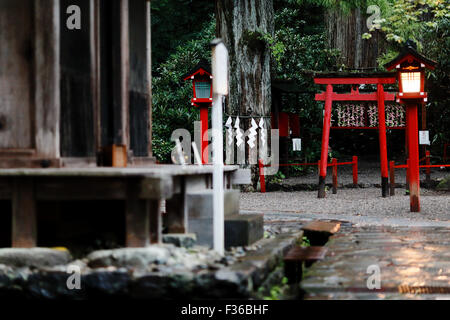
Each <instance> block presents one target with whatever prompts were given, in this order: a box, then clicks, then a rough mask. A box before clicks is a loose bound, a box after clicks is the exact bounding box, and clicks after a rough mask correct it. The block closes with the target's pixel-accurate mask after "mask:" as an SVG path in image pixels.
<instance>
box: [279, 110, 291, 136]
mask: <svg viewBox="0 0 450 320" xmlns="http://www.w3.org/2000/svg"><path fill="white" fill-rule="evenodd" d="M278 129H279V130H280V137H288V136H289V114H287V113H286V112H280V113H279V114H278Z"/></svg>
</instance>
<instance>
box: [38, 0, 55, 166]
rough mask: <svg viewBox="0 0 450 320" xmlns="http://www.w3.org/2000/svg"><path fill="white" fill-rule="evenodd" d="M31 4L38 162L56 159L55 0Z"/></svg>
mask: <svg viewBox="0 0 450 320" xmlns="http://www.w3.org/2000/svg"><path fill="white" fill-rule="evenodd" d="M34 4H35V12H34V14H35V19H34V21H35V43H34V47H35V57H34V58H35V59H34V63H35V74H34V76H35V77H34V80H35V99H34V101H35V127H36V132H35V134H36V139H35V144H36V152H37V156H39V157H41V158H49V159H55V158H59V157H60V150H59V139H60V136H59V127H60V126H59V121H60V119H59V118H60V54H59V53H60V21H59V0H36V1H35V2H34Z"/></svg>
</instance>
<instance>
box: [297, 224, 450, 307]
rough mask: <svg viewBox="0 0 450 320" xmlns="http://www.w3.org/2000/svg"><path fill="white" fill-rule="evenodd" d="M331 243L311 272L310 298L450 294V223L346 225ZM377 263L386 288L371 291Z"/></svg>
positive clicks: (308, 273)
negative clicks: (398, 225)
mask: <svg viewBox="0 0 450 320" xmlns="http://www.w3.org/2000/svg"><path fill="white" fill-rule="evenodd" d="M327 246H328V253H327V255H326V257H325V259H324V260H322V261H319V262H317V263H315V264H314V265H313V266H312V267H311V268H309V269H307V271H306V273H305V277H304V279H303V281H302V283H301V287H302V289H303V290H304V291H305V292H306V294H305V297H304V298H305V299H364V300H366V299H450V250H449V248H450V228H442V227H420V228H418V227H395V228H394V227H380V226H367V227H359V228H355V227H352V226H349V225H348V224H344V225H343V226H342V228H341V231H340V232H339V233H338V234H336V235H334V236H333V237H331V238H330V241H329V242H328V244H327ZM373 265H375V266H378V267H379V270H380V280H381V282H380V286H381V288H380V289H373V290H370V289H368V286H367V282H368V280H370V279H369V277H371V276H372V275H373V274H374V273H373V271H372V272H368V268H369V266H373Z"/></svg>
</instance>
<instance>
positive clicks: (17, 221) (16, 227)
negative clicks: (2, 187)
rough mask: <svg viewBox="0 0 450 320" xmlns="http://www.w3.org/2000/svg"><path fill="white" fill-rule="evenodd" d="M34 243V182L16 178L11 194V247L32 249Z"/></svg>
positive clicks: (35, 241)
mask: <svg viewBox="0 0 450 320" xmlns="http://www.w3.org/2000/svg"><path fill="white" fill-rule="evenodd" d="M36 243H37V230H36V199H35V196H34V182H33V180H32V179H31V178H16V179H14V181H13V192H12V246H13V247H14V248H33V247H36Z"/></svg>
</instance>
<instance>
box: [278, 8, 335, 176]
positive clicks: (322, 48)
mask: <svg viewBox="0 0 450 320" xmlns="http://www.w3.org/2000/svg"><path fill="white" fill-rule="evenodd" d="M274 5H275V8H276V9H275V36H274V38H273V39H271V42H270V43H271V44H272V46H273V47H275V48H282V50H281V49H280V50H279V52H278V57H277V58H276V61H275V63H274V64H273V70H272V73H273V75H272V78H274V79H286V80H294V81H295V82H296V83H297V84H298V87H299V88H301V90H302V91H303V93H300V94H299V95H298V98H297V97H296V96H295V95H290V96H285V97H284V98H283V101H282V105H283V111H287V112H294V113H296V114H298V115H299V116H300V119H301V130H302V133H301V134H302V151H301V152H300V153H299V154H300V155H301V156H302V157H303V158H304V160H305V161H307V162H309V161H311V162H313V161H316V160H317V159H318V158H319V155H320V144H318V143H315V141H320V137H321V133H322V109H323V104H322V103H319V102H317V101H315V100H314V93H315V92H317V91H318V90H319V89H320V87H319V86H316V85H315V84H314V82H313V81H312V75H313V74H314V73H315V72H318V71H335V70H337V68H338V66H337V59H338V57H339V52H338V51H337V50H331V49H329V48H328V45H327V39H326V35H325V26H324V24H323V9H321V8H319V7H317V6H311V5H301V6H300V5H299V4H298V2H297V1H290V0H283V1H280V0H278V1H276V2H275V3H274ZM290 152H291V155H290V156H293V157H295V156H298V154H294V153H293V152H292V151H290ZM309 170H313V168H311V167H298V168H295V167H293V169H292V170H291V171H293V172H294V173H295V174H297V173H298V174H300V173H301V172H304V171H309Z"/></svg>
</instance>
